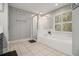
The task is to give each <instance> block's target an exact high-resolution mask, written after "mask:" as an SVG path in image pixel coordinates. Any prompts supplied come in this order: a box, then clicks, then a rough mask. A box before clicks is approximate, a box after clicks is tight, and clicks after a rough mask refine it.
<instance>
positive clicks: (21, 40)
mask: <svg viewBox="0 0 79 59" xmlns="http://www.w3.org/2000/svg"><path fill="white" fill-rule="evenodd" d="M30 39H31V38H27V39H20V40H14V41H9V43H17V42H23V41H28V40H30Z"/></svg>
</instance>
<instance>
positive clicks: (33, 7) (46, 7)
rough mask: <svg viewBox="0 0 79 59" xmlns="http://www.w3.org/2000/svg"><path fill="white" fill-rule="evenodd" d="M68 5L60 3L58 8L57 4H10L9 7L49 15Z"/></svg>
mask: <svg viewBox="0 0 79 59" xmlns="http://www.w3.org/2000/svg"><path fill="white" fill-rule="evenodd" d="M65 5H68V4H67V3H58V6H56V4H55V3H10V4H9V6H13V7H16V8H19V9H23V10H27V11H29V12H33V13H39V12H40V13H41V14H44V13H47V12H49V11H52V10H55V9H57V8H60V7H62V6H65Z"/></svg>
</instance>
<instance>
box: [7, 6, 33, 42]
mask: <svg viewBox="0 0 79 59" xmlns="http://www.w3.org/2000/svg"><path fill="white" fill-rule="evenodd" d="M31 25H32V13H30V12H27V11H24V10H21V9H17V8H14V7H10V6H9V40H10V41H12V40H20V39H26V38H30V37H31Z"/></svg>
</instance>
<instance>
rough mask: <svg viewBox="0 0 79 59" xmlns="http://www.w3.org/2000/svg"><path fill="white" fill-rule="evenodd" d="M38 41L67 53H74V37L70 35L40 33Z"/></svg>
mask: <svg viewBox="0 0 79 59" xmlns="http://www.w3.org/2000/svg"><path fill="white" fill-rule="evenodd" d="M38 42H41V43H43V44H46V45H48V46H49V47H51V48H54V49H56V50H58V51H61V52H63V53H65V54H66V55H72V37H68V36H61V37H60V36H59V37H58V36H55V35H49V34H46V33H44V34H41V33H39V34H38Z"/></svg>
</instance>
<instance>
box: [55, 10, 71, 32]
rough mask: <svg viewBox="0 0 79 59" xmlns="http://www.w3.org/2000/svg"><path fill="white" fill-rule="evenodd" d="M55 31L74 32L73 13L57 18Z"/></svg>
mask: <svg viewBox="0 0 79 59" xmlns="http://www.w3.org/2000/svg"><path fill="white" fill-rule="evenodd" d="M55 31H65V32H72V12H71V11H68V12H65V13H62V14H60V15H56V16H55Z"/></svg>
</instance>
